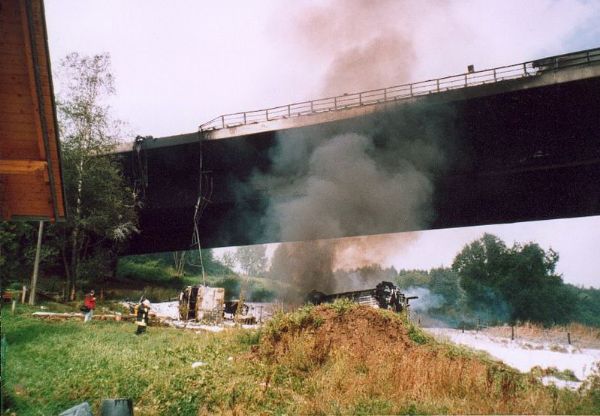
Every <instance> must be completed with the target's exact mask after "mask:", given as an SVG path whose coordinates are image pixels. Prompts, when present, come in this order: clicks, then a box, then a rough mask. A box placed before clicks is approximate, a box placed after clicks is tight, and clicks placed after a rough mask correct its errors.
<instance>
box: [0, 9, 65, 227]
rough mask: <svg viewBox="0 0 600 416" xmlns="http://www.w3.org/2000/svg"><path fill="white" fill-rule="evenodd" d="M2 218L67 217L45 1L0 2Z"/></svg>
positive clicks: (0, 189)
mask: <svg viewBox="0 0 600 416" xmlns="http://www.w3.org/2000/svg"><path fill="white" fill-rule="evenodd" d="M0 215H1V218H2V219H4V220H18V219H28V220H33V219H36V220H48V221H57V220H61V219H64V217H65V204H64V195H63V186H62V178H61V162H60V148H59V141H58V134H57V122H56V112H55V105H54V93H53V88H52V75H51V70H50V57H49V53H48V43H47V32H46V21H45V17H44V4H43V0H1V1H0Z"/></svg>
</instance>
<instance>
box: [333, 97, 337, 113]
mask: <svg viewBox="0 0 600 416" xmlns="http://www.w3.org/2000/svg"><path fill="white" fill-rule="evenodd" d="M333 109H334V110H337V97H333Z"/></svg>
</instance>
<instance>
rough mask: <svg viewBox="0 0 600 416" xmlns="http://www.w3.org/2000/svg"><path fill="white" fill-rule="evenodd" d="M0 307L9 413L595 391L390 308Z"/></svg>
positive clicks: (440, 409) (486, 398)
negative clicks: (172, 310) (224, 315)
mask: <svg viewBox="0 0 600 416" xmlns="http://www.w3.org/2000/svg"><path fill="white" fill-rule="evenodd" d="M52 306H53V305H48V307H49V308H50V309H52ZM2 312H3V313H2V332H3V335H5V336H6V339H7V341H8V354H7V357H6V368H5V373H6V374H5V376H6V381H7V383H6V386H5V387H6V388H5V389H4V390H3V393H4V394H5V396H4V398H5V407H7V408H9V410H8V414H16V415H56V414H58V413H60V412H61V411H63V410H66V409H67V408H69V407H71V406H73V405H75V404H78V403H81V402H83V401H87V402H88V403H90V405H91V406H92V408H93V409H94V410H95V411H97V410H98V409H99V406H100V402H101V400H102V399H103V398H118V397H127V398H131V399H133V402H134V406H135V413H136V414H144V415H196V414H214V413H218V414H219V413H220V414H283V413H286V414H307V413H310V414H373V413H379V414H381V413H405V414H414V413H461V414H464V413H495V414H496V413H544V414H548V413H570V414H573V413H583V414H593V413H599V412H600V395H599V394H597V393H594V392H595V390H586V391H584V392H582V393H578V392H568V391H559V390H556V389H555V388H551V387H544V386H542V385H541V384H540V383H538V382H537V381H536V380H535V379H534V378H533V377H532V376H531V375H528V374H525V375H523V374H520V373H518V372H516V371H514V370H511V369H509V368H508V367H506V366H503V365H502V364H500V363H497V362H494V361H493V360H491V359H490V358H489V357H485V356H482V355H480V354H474V353H472V352H470V351H468V350H465V349H460V348H456V347H453V346H449V345H446V344H440V343H438V342H436V341H434V340H433V339H431V338H430V337H428V336H426V335H425V334H423V333H422V332H421V331H420V330H419V329H418V328H415V327H413V326H411V325H410V324H408V323H406V322H404V321H403V320H402V319H401V318H400V317H398V316H396V315H393V314H389V313H384V312H377V311H374V310H365V309H363V308H356V307H355V306H352V305H344V304H343V303H338V304H334V305H333V306H330V307H319V308H304V309H301V310H299V311H297V312H295V313H293V314H286V315H279V316H277V317H276V318H275V319H273V320H272V321H271V322H270V323H269V324H268V325H267V326H266V327H265V328H263V330H262V331H261V332H258V331H251V330H242V329H233V330H230V331H225V332H221V333H218V334H213V333H195V332H191V331H183V330H176V329H171V328H162V327H150V328H149V330H148V333H147V334H146V335H143V336H135V335H134V331H135V328H134V325H133V324H131V323H123V322H108V321H105V322H101V321H93V322H91V323H88V324H84V323H83V322H78V321H76V322H73V321H69V322H66V321H65V322H52V321H42V320H38V319H35V318H32V317H31V315H30V313H31V312H32V309H31V308H29V307H26V306H20V307H18V308H17V313H16V314H15V315H14V316H13V315H11V313H10V310H8V311H7V309H3V311H2ZM194 362H202V363H203V365H200V366H197V367H195V368H192V364H193V363H194ZM595 383H596V384H595V385H594V386H593V387H594V388H595V389H600V381H599V380H596V381H595Z"/></svg>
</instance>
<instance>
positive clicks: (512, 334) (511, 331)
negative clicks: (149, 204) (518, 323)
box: [510, 325, 515, 341]
mask: <svg viewBox="0 0 600 416" xmlns="http://www.w3.org/2000/svg"><path fill="white" fill-rule="evenodd" d="M510 340H511V341H514V340H515V327H514V326H513V325H511V327H510Z"/></svg>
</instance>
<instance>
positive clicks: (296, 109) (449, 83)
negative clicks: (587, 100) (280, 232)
mask: <svg viewBox="0 0 600 416" xmlns="http://www.w3.org/2000/svg"><path fill="white" fill-rule="evenodd" d="M594 62H600V48H595V49H589V50H585V51H580V52H572V53H567V54H563V55H556V56H551V57H548V58H542V59H536V60H533V61H528V62H523V63H519V64H513V65H507V66H500V67H497V68H492V69H484V70H481V71H472V72H467V73H463V74H459V75H451V76H447V77H443V78H436V79H430V80H427V81H420V82H415V83H410V84H402V85H396V86H393V87H388V88H381V89H376V90H369V91H362V92H357V93H351V94H344V95H339V96H336V97H329V98H321V99H318V100H311V101H303V102H298V103H293V104H287V105H282V106H277V107H271V108H265V109H261V110H254V111H245V112H241V113H234V114H224V115H221V116H219V117H216V118H214V119H212V120H210V121H208V122H206V123H204V124H202V125H200V127H199V129H200V131H211V130H219V129H224V128H230V127H238V126H244V125H249V124H256V123H262V122H266V121H273V120H279V119H286V118H291V117H299V116H305V115H310V114H317V113H322V112H327V111H338V110H345V109H349V108H353V107H362V106H368V105H373V104H381V103H386V102H392V101H399V100H407V99H410V98H414V97H419V96H423V95H429V94H436V93H441V92H446V91H451V90H456V89H461V88H468V87H474V86H478V85H483V84H493V83H498V82H502V81H507V80H514V79H518V78H527V77H533V76H537V75H539V74H541V73H543V72H547V71H550V70H558V69H562V68H567V67H572V66H579V65H588V64H591V63H594Z"/></svg>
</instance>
